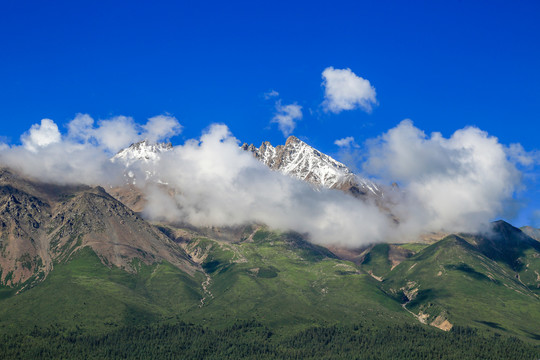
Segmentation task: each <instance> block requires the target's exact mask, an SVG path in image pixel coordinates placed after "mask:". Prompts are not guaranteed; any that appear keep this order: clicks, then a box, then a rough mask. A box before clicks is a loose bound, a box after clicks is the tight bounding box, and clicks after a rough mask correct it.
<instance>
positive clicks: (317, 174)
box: [242, 136, 382, 196]
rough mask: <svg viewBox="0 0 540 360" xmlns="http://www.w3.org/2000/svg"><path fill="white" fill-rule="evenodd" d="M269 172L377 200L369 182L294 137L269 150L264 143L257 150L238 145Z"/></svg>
mask: <svg viewBox="0 0 540 360" xmlns="http://www.w3.org/2000/svg"><path fill="white" fill-rule="evenodd" d="M242 149H243V150H246V151H250V152H252V153H253V156H255V157H256V158H257V159H259V160H260V161H261V162H263V163H264V164H266V165H267V166H268V167H270V168H271V169H272V170H276V171H280V172H282V173H284V174H287V175H290V176H293V177H296V178H299V179H301V180H304V181H307V182H309V183H311V184H314V185H316V186H322V187H326V188H330V189H340V190H347V191H351V192H352V193H353V194H360V195H365V194H368V193H369V194H372V195H376V196H380V195H381V194H382V192H381V190H380V188H379V187H378V186H377V185H376V184H374V183H373V182H371V181H369V180H367V179H364V178H361V177H358V176H356V175H355V174H354V172H353V171H352V170H350V169H349V168H348V167H347V166H345V165H344V164H342V163H340V162H339V161H337V160H335V159H333V158H332V157H330V156H328V155H326V154H324V153H322V152H320V151H318V150H317V149H315V148H313V147H311V146H309V145H308V144H306V143H305V142H303V141H302V140H300V139H298V138H297V137H295V136H290V137H289V138H288V139H287V141H286V142H285V145H278V146H276V147H274V146H272V144H270V142H268V141H265V142H263V143H262V144H261V146H260V147H259V148H256V147H255V146H254V145H253V144H251V145H248V144H244V145H242Z"/></svg>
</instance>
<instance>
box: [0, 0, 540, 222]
mask: <svg viewBox="0 0 540 360" xmlns="http://www.w3.org/2000/svg"><path fill="white" fill-rule="evenodd" d="M539 18H540V3H539V2H537V1H520V2H516V3H510V2H502V1H451V2H438V1H425V2H418V1H407V2H391V1H377V2H375V1H373V2H363V1H342V2H339V1H334V2H331V3H330V2H317V1H309V2H294V3H291V2H279V1H265V2H262V1H249V2H231V1H229V2H187V1H180V2H172V1H171V2H152V3H151V4H150V3H149V2H139V1H129V2H128V1H125V2H116V1H110V2H100V1H95V2H73V1H69V2H68V1H65V2H64V1H53V2H37V1H36V2H32V1H17V2H15V1H9V2H8V1H4V2H2V3H1V4H0V34H1V35H0V121H1V123H2V127H1V129H0V135H2V136H3V141H4V142H8V143H11V144H16V143H18V142H19V136H20V135H21V134H22V133H24V132H25V131H27V130H28V129H29V128H30V126H31V125H32V124H35V123H38V122H39V121H40V120H41V119H42V118H51V119H53V120H54V121H55V122H56V123H58V124H59V126H60V127H62V124H65V123H67V122H68V121H69V120H71V119H73V117H74V116H75V114H77V113H88V114H90V115H91V116H92V117H93V118H95V119H106V118H109V117H111V116H116V115H126V116H132V117H133V118H134V119H135V120H136V121H139V122H141V123H144V122H145V121H146V119H147V118H149V117H151V116H154V115H159V114H170V115H173V116H175V117H176V118H177V119H178V120H179V121H180V123H181V124H182V125H183V126H184V130H183V132H182V134H181V135H179V136H178V137H176V138H174V139H172V140H173V142H176V143H181V142H183V140H184V139H189V138H193V137H197V136H199V134H200V133H201V130H203V129H204V128H206V127H208V126H209V125H210V124H212V123H214V122H222V123H225V124H227V125H228V126H229V128H230V129H231V131H232V133H233V134H234V135H235V136H236V137H237V138H238V139H240V140H241V141H242V142H248V143H255V144H260V143H261V142H262V141H264V140H269V141H271V142H272V143H274V144H279V143H283V142H284V136H283V134H282V132H280V131H279V129H278V127H277V124H275V123H271V119H272V118H273V117H274V115H275V111H276V109H275V99H268V100H267V99H265V96H264V94H265V93H267V92H269V91H271V90H274V91H277V92H279V98H280V99H281V101H282V104H283V105H285V104H294V103H296V104H298V105H299V106H302V114H303V117H302V119H301V120H299V121H297V124H296V127H295V129H294V131H293V132H292V134H293V135H296V136H298V137H300V138H302V139H304V140H306V141H307V142H309V143H310V144H311V145H313V146H315V147H317V148H319V149H320V150H322V151H324V152H327V153H329V154H337V153H338V147H337V146H336V145H335V144H334V141H335V140H336V139H341V138H345V137H348V136H354V138H355V140H356V142H357V143H359V144H362V143H363V142H364V141H365V140H367V139H370V138H374V137H376V136H379V135H381V134H382V133H384V132H386V131H388V130H389V129H390V128H393V127H395V126H396V125H397V124H398V123H400V122H401V121H402V120H403V119H406V118H409V119H411V120H412V121H413V122H414V125H415V126H416V127H418V128H419V129H422V130H423V131H425V132H426V134H430V133H431V132H434V131H439V132H441V133H442V135H443V136H445V137H449V136H451V135H452V133H454V131H456V130H458V129H461V128H463V127H466V126H477V127H479V128H480V129H482V130H484V131H486V132H488V133H489V134H490V135H492V136H496V137H498V138H499V141H500V142H501V143H502V144H505V145H509V144H511V143H520V144H521V145H523V147H524V148H525V150H527V151H534V150H537V149H538V148H539V146H538V133H539V127H540V125H539V124H540V121H539V120H540V66H539V64H540V22H539V21H538V19H539ZM330 66H332V67H334V68H336V69H345V68H350V69H351V70H352V71H353V72H354V73H355V74H356V75H357V76H360V77H362V78H365V79H367V80H369V81H370V84H371V85H372V86H373V87H374V88H375V89H376V93H377V95H376V98H377V103H378V104H377V105H376V106H374V108H373V111H372V112H365V111H363V110H362V109H355V110H349V111H342V112H340V113H338V114H335V113H332V112H328V111H325V110H324V107H323V106H322V105H321V104H322V103H323V101H324V90H325V89H324V87H323V86H321V83H322V77H321V73H322V72H323V70H324V69H326V68H327V67H330ZM526 170H527V171H526V179H527V180H526V182H525V183H526V185H527V186H528V188H527V190H526V191H525V192H523V193H521V194H520V195H519V197H520V198H521V199H522V200H528V204H526V209H524V211H522V213H521V215H520V217H519V219H514V222H515V223H517V224H518V225H523V224H525V223H531V222H532V221H533V220H532V218H531V216H532V213H533V212H534V211H535V210H536V209H539V208H540V194H539V192H538V190H537V183H536V182H534V181H533V180H534V176H535V175H534V174H535V169H534V168H532V169H531V168H529V169H526ZM536 225H537V226H539V225H540V224H538V223H537V224H536Z"/></svg>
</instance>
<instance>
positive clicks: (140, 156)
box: [111, 139, 173, 167]
mask: <svg viewBox="0 0 540 360" xmlns="http://www.w3.org/2000/svg"><path fill="white" fill-rule="evenodd" d="M172 148H173V146H172V144H171V143H152V142H150V141H148V140H146V139H145V140H142V141H139V142H136V143H133V144H131V145H130V146H129V147H127V148H125V149H123V150H120V151H119V152H118V153H117V154H116V155H115V156H113V158H112V159H111V161H113V162H116V161H120V162H123V163H124V164H125V165H126V167H127V166H129V165H131V164H133V163H134V162H136V161H143V162H145V163H148V162H155V161H157V160H159V158H160V156H159V155H160V154H162V153H164V152H167V151H170V150H172Z"/></svg>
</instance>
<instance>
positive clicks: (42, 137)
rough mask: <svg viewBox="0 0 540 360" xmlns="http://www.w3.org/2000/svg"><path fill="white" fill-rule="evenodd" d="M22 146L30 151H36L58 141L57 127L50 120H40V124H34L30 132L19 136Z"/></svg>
mask: <svg viewBox="0 0 540 360" xmlns="http://www.w3.org/2000/svg"><path fill="white" fill-rule="evenodd" d="M21 141H22V143H23V144H24V146H25V147H26V148H27V149H28V150H31V151H37V150H38V148H40V147H45V146H48V145H50V144H54V143H57V142H59V141H60V131H58V126H57V125H56V124H55V122H54V121H52V120H51V119H42V120H41V124H39V125H38V124H34V125H32V127H31V128H30V130H29V131H28V132H27V133H25V134H23V135H22V136H21Z"/></svg>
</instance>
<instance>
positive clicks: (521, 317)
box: [383, 235, 540, 340]
mask: <svg viewBox="0 0 540 360" xmlns="http://www.w3.org/2000/svg"><path fill="white" fill-rule="evenodd" d="M383 286H384V288H385V289H387V291H388V293H389V294H392V295H393V296H395V297H396V298H401V299H402V301H403V302H404V303H406V308H407V309H409V310H410V311H412V312H413V313H415V314H417V315H419V319H420V320H423V321H425V322H426V323H433V322H435V324H437V323H441V322H442V321H443V320H448V321H449V322H450V323H452V324H454V325H455V324H458V325H470V326H479V327H484V328H490V329H492V330H495V331H497V332H499V333H502V334H512V335H518V336H523V337H526V338H529V339H534V340H540V328H539V325H538V324H540V300H539V298H538V297H537V296H536V295H535V294H534V293H533V292H532V291H531V290H530V289H528V288H527V287H526V286H525V285H524V284H523V283H521V282H520V281H519V280H518V279H516V277H515V275H514V273H512V272H510V271H509V270H508V269H507V268H506V267H504V266H500V265H499V264H498V263H497V262H495V261H493V260H492V259H489V258H488V257H487V256H485V255H484V254H482V253H481V252H480V251H479V250H478V249H477V248H476V247H474V246H473V245H471V244H470V243H469V242H467V241H465V240H464V239H462V238H460V237H458V236H455V235H452V236H448V237H446V238H445V239H443V240H441V241H439V242H437V243H435V244H433V245H431V246H429V247H427V248H425V249H424V250H422V251H420V252H419V253H418V254H416V255H415V256H413V257H411V258H410V259H408V260H406V261H404V262H402V263H401V264H400V265H398V266H397V267H396V268H394V269H393V270H392V271H391V272H390V273H389V274H388V275H387V279H386V280H385V281H384V284H383ZM435 324H434V325H435Z"/></svg>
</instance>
